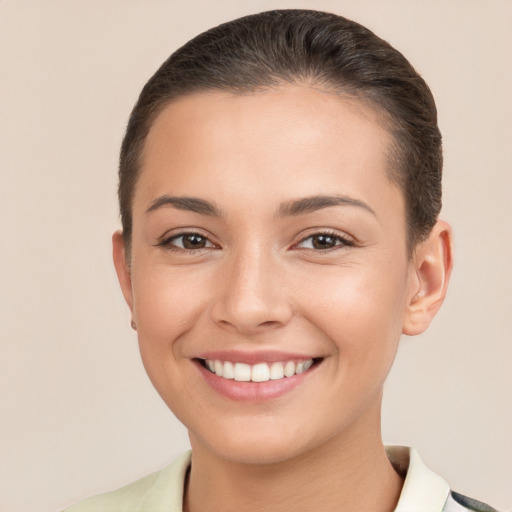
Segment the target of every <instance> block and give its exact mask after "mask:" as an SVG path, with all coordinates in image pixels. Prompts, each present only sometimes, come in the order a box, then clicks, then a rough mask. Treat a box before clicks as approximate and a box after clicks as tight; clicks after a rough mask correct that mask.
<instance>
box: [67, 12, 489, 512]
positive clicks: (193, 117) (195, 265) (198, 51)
mask: <svg viewBox="0 0 512 512" xmlns="http://www.w3.org/2000/svg"><path fill="white" fill-rule="evenodd" d="M441 168H442V156H441V135H440V133H439V130H438V127H437V115H436V109H435V104H434V100H433V98H432V95H431V93H430V91H429V89H428V87H427V85H426V84H425V82H424V81H423V80H422V79H421V77H420V76H419V75H418V74H417V73H416V72H415V71H414V69H413V68H412V67H411V66H410V64H409V63H408V62H407V60H406V59H405V58H404V57H403V56H402V55H401V54H400V53H399V52H397V51H396V50H394V49H393V48H392V47H390V46H389V45H388V44H387V43H386V42H384V41H382V40H381V39H379V38H377V37H376V36H375V35H374V34H373V33H371V32H370V31H368V30H367V29H365V28H364V27H362V26H360V25H358V24H356V23H354V22H351V21H349V20H346V19H344V18H341V17H339V16H335V15H332V14H327V13H320V12H314V11H291V10H290V11H272V12H267V13H261V14H258V15H254V16H248V17H245V18H241V19H239V20H235V21H233V22H230V23H227V24H224V25H221V26H219V27H217V28H214V29H212V30H209V31H207V32H205V33H203V34H201V35H199V36H198V37H196V38H195V39H193V40H192V41H190V42H189V43H187V44H186V45H185V46H184V47H182V48H181V49H179V50H178V51H177V52H175V53H174V54H173V55H172V56H171V57H170V58H169V59H168V60H167V61H166V62H165V63H164V64H163V65H162V67H161V68H160V69H159V70H158V71H157V72H156V74H155V75H154V76H153V77H152V78H151V79H150V81H149V82H148V83H147V84H146V86H145V87H144V89H143V91H142V93H141V96H140V98H139V101H138V103H137V104H136V106H135V108H134V110H133V112H132V115H131V118H130V121H129V125H128V129H127V132H126V135H125V139H124V141H123V146H122V149H121V159H120V185H119V199H120V209H121V217H122V223H123V230H122V231H120V232H117V233H115V234H114V237H113V244H114V262H115V265H116V270H117V273H118V277H119V281H120V284H121V288H122V291H123V294H124V297H125V299H126V302H127V304H128V306H129V308H130V310H131V313H132V327H133V328H134V329H136V330H137V332H138V338H139V344H140V350H141V355H142V359H143V362H144V365H145V368H146V370H147V372H148V374H149V377H150V379H151V380H152V382H153V384H154V386H155V388H156V389H157V391H158V392H159V393H160V395H161V397H162V398H163V400H164V401H165V402H166V404H167V405H168V406H169V408H170V409H171V410H172V411H173V412H174V414H176V416H177V417H178V418H179V419H180V420H181V421H182V422H183V423H184V425H185V426H186V427H187V428H188V430H189V436H190V441H191V446H192V453H191V454H185V455H184V456H183V457H181V458H179V459H178V460H176V461H175V462H174V463H173V464H172V465H171V466H169V467H168V468H166V469H164V470H162V471H161V472H159V473H156V474H153V475H150V476H148V477H146V478H144V479H142V480H140V481H138V482H136V483H134V484H131V485H130V486H127V487H125V488H123V489H121V490H119V491H116V492H114V493H110V494H107V495H102V496H99V497H95V498H91V499H90V500H87V501H85V502H83V503H81V504H78V505H76V506H75V507H71V509H69V510H72V511H78V510H87V511H92V510H109V511H110V510H158V511H160V510H162V511H163V510H168V511H173V512H175V511H181V510H184V511H187V512H197V511H205V510H207V511H209V512H214V511H218V510H223V511H231V510H244V511H252V510H258V511H262V510H272V511H280V510H290V509H293V510H299V511H310V510H311V511H312V510H317V509H318V508H319V507H321V509H322V510H324V511H342V510H365V511H367V510H372V511H382V512H384V511H392V510H395V511H400V512H411V511H415V510H425V511H441V510H443V511H446V512H449V511H455V510H492V509H491V508H489V507H488V506H486V505H484V504H481V503H478V502H476V501H474V500H471V499H469V498H466V497H463V496H461V495H459V494H457V493H454V492H451V491H450V489H449V487H448V485H447V484H446V483H445V482H444V480H443V479H442V478H440V477H438V476H437V475H435V474H434V473H432V472H431V471H430V470H428V469H427V468H426V467H425V466H424V465H423V464H422V462H421V460H420V459H419V456H418V455H417V453H416V452H415V451H414V450H409V449H406V448H397V447H388V448H385V447H384V446H383V443H382V439H381V432H380V407H381V401H382V389H383V384H384V381H385V379H386V376H387V374H388V372H389V370H390V368H391V365H392V362H393V359H394V356H395V354H396V350H397V347H398V343H399V338H400V335H401V334H402V333H403V334H408V335H415V334H419V333H421V332H423V331H424V330H425V329H426V328H427V327H428V325H429V323H430V321H431V320H432V318H433V317H434V315H435V314H436V312H437V311H438V309H439V308H440V306H441V304H442V302H443V299H444V296H445V293H446V289H447V286H448V282H449V278H450V272H451V268H452V254H451V230H450V227H449V226H448V225H447V224H446V223H445V222H443V221H440V220H439V219H438V215H439V211H440V208H441Z"/></svg>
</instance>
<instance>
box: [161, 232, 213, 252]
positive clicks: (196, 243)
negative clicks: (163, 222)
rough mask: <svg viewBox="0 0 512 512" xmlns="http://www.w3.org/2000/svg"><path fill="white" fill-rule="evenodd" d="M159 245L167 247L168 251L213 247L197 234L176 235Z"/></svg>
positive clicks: (207, 240)
mask: <svg viewBox="0 0 512 512" xmlns="http://www.w3.org/2000/svg"><path fill="white" fill-rule="evenodd" d="M160 245H162V246H164V247H168V248H169V249H176V250H180V249H183V250H186V251H193V250H199V249H209V248H212V247H215V245H214V244H213V243H212V242H211V241H210V240H209V239H208V238H206V237H205V236H203V235H200V234H199V233H182V234H181V235H176V236H173V237H171V238H168V239H167V240H164V241H163V242H162V243H161V244H160Z"/></svg>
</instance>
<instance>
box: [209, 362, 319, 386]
mask: <svg viewBox="0 0 512 512" xmlns="http://www.w3.org/2000/svg"><path fill="white" fill-rule="evenodd" d="M205 365H206V367H207V368H208V369H209V370H210V371H211V372H213V373H215V374H216V375H217V376H218V377H223V378H224V379H234V380H236V381H238V382H249V381H252V382H267V381H269V380H279V379H283V378H286V377H292V376H293V375H298V374H300V373H303V372H305V371H307V370H309V368H311V366H312V365H313V359H307V360H306V361H300V362H298V363H296V362H295V361H286V362H275V363H271V364H270V365H269V364H267V363H258V364H255V365H249V364H245V363H232V362H231V361H220V360H210V359H206V360H205Z"/></svg>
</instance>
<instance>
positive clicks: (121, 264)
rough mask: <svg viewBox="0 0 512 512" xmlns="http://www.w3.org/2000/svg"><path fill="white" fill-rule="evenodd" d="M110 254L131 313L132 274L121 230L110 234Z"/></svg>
mask: <svg viewBox="0 0 512 512" xmlns="http://www.w3.org/2000/svg"><path fill="white" fill-rule="evenodd" d="M112 253H113V254H112V255H113V258H114V266H115V267H116V273H117V278H118V279H119V284H120V285H121V291H122V292H123V296H124V300H125V301H126V303H127V304H128V307H129V308H130V311H131V312H132V315H133V290H132V276H131V272H130V267H129V265H128V259H127V257H126V247H125V243H124V239H123V232H122V231H121V230H118V231H116V232H115V233H114V234H113V235H112Z"/></svg>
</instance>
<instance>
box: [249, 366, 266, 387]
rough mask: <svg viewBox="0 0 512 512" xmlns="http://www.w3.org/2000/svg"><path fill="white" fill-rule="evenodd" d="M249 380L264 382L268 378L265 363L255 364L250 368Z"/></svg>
mask: <svg viewBox="0 0 512 512" xmlns="http://www.w3.org/2000/svg"><path fill="white" fill-rule="evenodd" d="M251 380H252V381H253V382H266V381H267V380H270V370H269V368H268V364H267V363H260V364H255V365H254V366H253V367H252V370H251Z"/></svg>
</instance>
